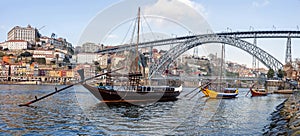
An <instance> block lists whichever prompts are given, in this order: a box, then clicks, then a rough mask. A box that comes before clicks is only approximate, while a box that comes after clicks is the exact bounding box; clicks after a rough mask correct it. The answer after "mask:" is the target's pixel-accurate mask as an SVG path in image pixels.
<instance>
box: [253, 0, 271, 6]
mask: <svg viewBox="0 0 300 136" xmlns="http://www.w3.org/2000/svg"><path fill="white" fill-rule="evenodd" d="M269 3H270V1H269V0H258V1H253V2H252V6H254V7H264V6H267V5H268V4H269Z"/></svg>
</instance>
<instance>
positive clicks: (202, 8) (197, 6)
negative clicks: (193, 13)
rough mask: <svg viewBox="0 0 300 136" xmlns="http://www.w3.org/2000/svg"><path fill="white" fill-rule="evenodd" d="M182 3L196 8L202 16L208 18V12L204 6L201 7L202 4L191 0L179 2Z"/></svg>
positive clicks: (180, 0)
mask: <svg viewBox="0 0 300 136" xmlns="http://www.w3.org/2000/svg"><path fill="white" fill-rule="evenodd" d="M178 1H179V2H181V3H184V4H186V5H188V6H190V7H192V8H194V9H195V10H197V11H198V12H199V13H200V14H201V15H203V16H204V17H207V15H208V13H207V12H206V10H205V8H204V6H203V5H201V4H200V3H196V2H194V1H191V0H178Z"/></svg>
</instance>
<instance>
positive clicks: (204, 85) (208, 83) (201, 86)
mask: <svg viewBox="0 0 300 136" xmlns="http://www.w3.org/2000/svg"><path fill="white" fill-rule="evenodd" d="M216 80H217V78H216V79H214V80H212V81H209V82H207V83H205V84H203V85H200V86H198V87H196V88H195V89H194V90H192V91H190V92H189V93H187V94H186V95H184V97H187V96H188V95H190V94H191V93H193V92H194V91H196V90H197V89H198V88H203V87H206V86H208V85H210V84H211V82H214V81H216ZM199 92H200V91H199Z"/></svg>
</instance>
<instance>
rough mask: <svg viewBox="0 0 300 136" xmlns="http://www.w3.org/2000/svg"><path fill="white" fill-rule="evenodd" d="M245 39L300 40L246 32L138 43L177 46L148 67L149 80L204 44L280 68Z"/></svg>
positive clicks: (280, 33)
mask: <svg viewBox="0 0 300 136" xmlns="http://www.w3.org/2000/svg"><path fill="white" fill-rule="evenodd" d="M246 38H288V39H290V38H300V31H246V32H226V33H213V34H202V35H193V36H184V37H176V38H169V39H163V40H156V41H150V42H144V43H139V48H146V47H154V46H163V45H172V44H173V45H174V44H177V46H175V47H174V48H172V49H171V50H169V51H168V52H166V54H164V55H163V56H162V57H161V58H160V60H159V63H156V64H154V65H152V66H151V67H150V70H149V78H151V77H152V76H153V74H154V73H155V72H156V71H158V72H162V70H163V69H164V68H166V67H167V66H168V65H169V64H170V63H171V62H172V61H173V60H175V59H176V58H177V57H178V56H179V55H181V54H182V53H184V52H185V51H187V50H189V49H191V48H193V47H196V46H199V45H201V44H206V43H225V44H229V45H232V46H235V47H237V48H240V49H242V50H244V51H246V52H248V53H249V54H251V55H253V56H255V57H256V58H257V59H258V60H259V61H261V62H262V63H263V64H264V65H266V66H267V67H268V68H272V69H274V70H275V71H277V70H278V69H281V68H282V66H283V64H282V63H281V62H280V61H278V60H277V59H276V58H275V57H273V56H271V55H270V54H268V53H267V52H265V51H264V50H262V49H260V48H258V47H257V46H255V45H254V44H251V43H249V42H246V41H244V40H242V39H246ZM131 48H134V44H127V45H119V46H116V47H115V48H111V49H106V50H101V51H99V53H115V52H120V51H125V50H130V49H131Z"/></svg>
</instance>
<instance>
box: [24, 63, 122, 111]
mask: <svg viewBox="0 0 300 136" xmlns="http://www.w3.org/2000/svg"><path fill="white" fill-rule="evenodd" d="M121 69H123V68H118V69H115V70H113V71H110V72H106V73H103V74H100V75H96V76H94V77H90V78H87V79H85V80H83V81H80V82H77V83H75V84H72V85H68V86H66V87H64V88H61V89H59V90H57V88H55V92H52V93H49V94H47V95H45V96H42V97H40V98H37V97H36V96H35V100H32V101H30V102H27V103H25V104H20V105H19V106H20V107H21V106H29V105H30V104H32V103H35V102H38V101H40V100H43V99H45V98H47V97H49V96H52V95H54V94H56V93H59V92H61V91H63V90H66V89H68V88H70V87H72V86H74V85H77V84H81V83H83V82H85V81H87V80H91V79H94V78H97V77H99V76H103V75H106V74H108V73H113V72H116V71H118V70H121Z"/></svg>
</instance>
